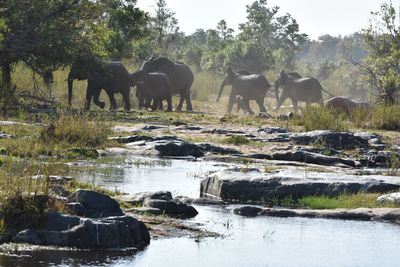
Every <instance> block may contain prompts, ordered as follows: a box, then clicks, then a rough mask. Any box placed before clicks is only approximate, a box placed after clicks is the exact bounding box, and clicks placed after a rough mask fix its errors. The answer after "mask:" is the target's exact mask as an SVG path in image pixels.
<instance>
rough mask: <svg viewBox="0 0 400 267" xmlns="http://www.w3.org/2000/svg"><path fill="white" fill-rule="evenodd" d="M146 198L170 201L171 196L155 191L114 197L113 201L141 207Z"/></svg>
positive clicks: (167, 192)
mask: <svg viewBox="0 0 400 267" xmlns="http://www.w3.org/2000/svg"><path fill="white" fill-rule="evenodd" d="M147 198H148V199H161V200H172V194H171V192H169V191H157V192H141V193H136V194H128V195H120V196H116V197H115V199H116V200H118V201H121V202H126V203H128V204H131V205H134V206H137V205H143V201H144V200H145V199H147Z"/></svg>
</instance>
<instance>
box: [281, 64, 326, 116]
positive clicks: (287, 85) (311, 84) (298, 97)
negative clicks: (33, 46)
mask: <svg viewBox="0 0 400 267" xmlns="http://www.w3.org/2000/svg"><path fill="white" fill-rule="evenodd" d="M275 85H278V86H283V91H282V94H281V96H280V97H279V100H278V103H277V105H276V108H275V111H278V110H279V109H280V107H281V106H282V104H283V102H285V100H286V99H288V98H290V99H291V100H292V103H293V108H294V111H295V112H296V113H297V112H298V102H299V101H303V102H306V104H307V105H309V104H311V103H318V104H320V105H321V106H323V100H322V91H324V92H326V91H325V90H324V88H322V85H321V84H320V83H319V81H318V80H317V79H315V78H313V77H305V78H300V79H299V78H296V77H293V76H291V75H288V74H287V73H286V72H285V71H284V70H282V71H281V72H280V74H279V76H278V78H277V80H276V81H275ZM327 93H328V92H327Z"/></svg>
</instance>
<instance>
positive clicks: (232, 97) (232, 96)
mask: <svg viewBox="0 0 400 267" xmlns="http://www.w3.org/2000/svg"><path fill="white" fill-rule="evenodd" d="M235 103H236V94H234V93H231V94H230V95H229V102H228V110H227V112H228V113H231V112H232V108H233V105H234V104H235Z"/></svg>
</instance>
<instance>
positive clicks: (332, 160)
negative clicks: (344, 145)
mask: <svg viewBox="0 0 400 267" xmlns="http://www.w3.org/2000/svg"><path fill="white" fill-rule="evenodd" d="M271 159H272V160H286V161H299V162H305V163H311V164H317V165H336V164H343V165H346V166H350V167H360V166H361V164H360V163H359V162H357V161H354V160H351V159H342V158H338V157H332V156H325V155H322V154H318V153H313V152H308V151H305V150H298V151H295V152H292V151H287V152H283V153H282V152H277V153H273V154H272V155H271Z"/></svg>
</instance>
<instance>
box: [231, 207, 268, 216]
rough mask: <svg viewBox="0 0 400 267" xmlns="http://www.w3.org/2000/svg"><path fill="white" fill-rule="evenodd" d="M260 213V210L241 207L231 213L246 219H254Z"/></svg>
mask: <svg viewBox="0 0 400 267" xmlns="http://www.w3.org/2000/svg"><path fill="white" fill-rule="evenodd" d="M261 211H262V208H260V207H255V206H243V207H240V208H236V209H234V210H233V213H235V214H238V215H242V216H246V217H254V216H257V215H258V214H259V213H260V212H261Z"/></svg>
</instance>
